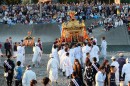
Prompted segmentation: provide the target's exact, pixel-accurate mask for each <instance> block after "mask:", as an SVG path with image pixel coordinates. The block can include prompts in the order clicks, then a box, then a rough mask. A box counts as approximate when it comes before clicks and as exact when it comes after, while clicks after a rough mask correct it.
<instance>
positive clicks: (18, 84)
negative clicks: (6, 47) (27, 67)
mask: <svg viewBox="0 0 130 86" xmlns="http://www.w3.org/2000/svg"><path fill="white" fill-rule="evenodd" d="M14 79H15V86H22V67H21V62H20V61H18V62H17V66H16V67H15V69H14Z"/></svg>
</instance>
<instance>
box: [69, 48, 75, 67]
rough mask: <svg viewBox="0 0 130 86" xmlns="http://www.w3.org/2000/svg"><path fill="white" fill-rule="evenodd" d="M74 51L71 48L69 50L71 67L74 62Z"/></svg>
mask: <svg viewBox="0 0 130 86" xmlns="http://www.w3.org/2000/svg"><path fill="white" fill-rule="evenodd" d="M74 54H75V49H74V48H71V49H70V50H69V58H70V61H71V64H72V65H73V64H74V60H75V56H74Z"/></svg>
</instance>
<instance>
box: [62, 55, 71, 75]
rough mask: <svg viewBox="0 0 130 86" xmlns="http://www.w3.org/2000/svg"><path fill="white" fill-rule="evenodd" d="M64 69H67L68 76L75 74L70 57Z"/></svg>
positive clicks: (66, 58)
mask: <svg viewBox="0 0 130 86" xmlns="http://www.w3.org/2000/svg"><path fill="white" fill-rule="evenodd" d="M63 67H64V68H63V69H65V73H66V76H70V75H71V74H72V72H73V67H72V64H71V60H70V57H68V56H66V57H65V59H64V61H63Z"/></svg>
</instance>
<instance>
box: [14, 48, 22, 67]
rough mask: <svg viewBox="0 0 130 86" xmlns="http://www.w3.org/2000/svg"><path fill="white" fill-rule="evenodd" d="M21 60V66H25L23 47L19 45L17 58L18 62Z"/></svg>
mask: <svg viewBox="0 0 130 86" xmlns="http://www.w3.org/2000/svg"><path fill="white" fill-rule="evenodd" d="M17 61H20V62H21V66H23V49H22V47H21V46H18V47H17V58H16V62H17Z"/></svg>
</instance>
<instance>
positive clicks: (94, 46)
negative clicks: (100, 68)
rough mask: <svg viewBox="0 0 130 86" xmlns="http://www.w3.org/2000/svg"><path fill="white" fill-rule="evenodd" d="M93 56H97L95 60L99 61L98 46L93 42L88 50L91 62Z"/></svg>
mask: <svg viewBox="0 0 130 86" xmlns="http://www.w3.org/2000/svg"><path fill="white" fill-rule="evenodd" d="M93 57H96V58H97V62H98V61H99V47H98V46H97V45H96V43H95V42H93V47H92V49H91V52H90V61H91V62H92V60H93Z"/></svg>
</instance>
